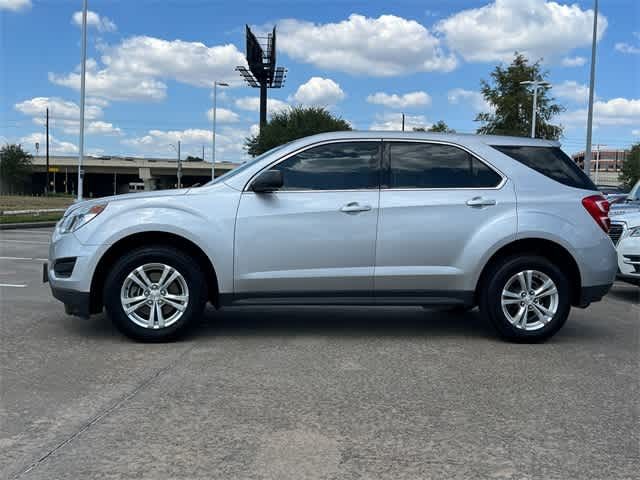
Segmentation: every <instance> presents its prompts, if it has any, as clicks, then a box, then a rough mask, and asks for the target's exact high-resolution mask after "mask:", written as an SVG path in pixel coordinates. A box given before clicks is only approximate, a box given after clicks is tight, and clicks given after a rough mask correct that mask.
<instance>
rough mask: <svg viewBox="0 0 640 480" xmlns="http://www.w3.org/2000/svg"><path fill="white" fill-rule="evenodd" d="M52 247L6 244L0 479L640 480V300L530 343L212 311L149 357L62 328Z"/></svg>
mask: <svg viewBox="0 0 640 480" xmlns="http://www.w3.org/2000/svg"><path fill="white" fill-rule="evenodd" d="M47 235H48V234H47V232H46V231H43V230H29V231H26V230H25V231H20V230H12V231H3V232H0V336H1V337H0V338H1V339H2V342H1V345H0V347H1V357H0V418H1V423H0V425H1V426H2V428H1V429H0V430H1V436H0V451H2V455H0V477H1V478H20V479H52V478H55V479H66V478H68V479H78V478H83V479H88V478H145V479H146V478H148V479H154V480H155V479H176V478H189V479H196V478H197V479H199V478H202V479H205V478H206V479H210V478H221V479H222V478H224V479H229V478H242V479H302V478H304V479H314V478H327V479H344V478H347V479H350V478H353V479H358V478H367V479H369V478H371V479H374V478H375V479H387V478H388V479H404V478H408V479H428V478H434V479H442V478H447V479H468V478H504V479H523V478H532V479H533V478H536V479H537V478H540V479H543V478H544V479H556V478H557V479H567V478H580V479H588V478H592V479H609V478H611V479H613V478H615V479H626V478H628V479H631V478H638V473H637V465H638V463H639V461H640V436H639V431H638V413H639V411H640V410H639V409H640V392H639V390H640V388H639V386H640V376H639V374H638V368H639V359H640V355H639V352H640V349H639V340H640V306H639V303H640V294H639V289H638V288H637V287H632V286H626V285H624V284H618V285H616V287H615V288H614V290H613V291H612V292H611V294H609V295H608V296H607V297H606V299H605V301H603V302H601V303H599V304H594V305H593V306H592V307H591V308H589V309H587V310H579V309H574V310H573V312H572V314H571V317H570V319H569V321H568V322H567V325H566V326H565V327H564V328H563V330H561V332H560V333H559V334H558V335H557V336H556V337H554V338H553V339H552V340H551V341H549V342H547V343H545V344H541V345H514V344H508V343H503V342H502V341H500V340H498V339H497V338H496V337H495V336H494V333H493V331H492V330H491V329H490V328H489V327H488V326H487V325H486V324H485V323H484V322H483V321H482V320H481V319H480V317H479V315H478V313H477V312H471V313H468V314H452V313H450V312H442V311H440V312H433V311H423V310H421V309H415V308H390V309H389V308H384V309H362V308H324V309H315V308H297V309H284V308H270V309H259V308H243V309H228V310H225V311H220V312H215V311H213V310H208V311H207V313H206V315H205V317H204V318H203V320H202V324H201V325H200V326H199V328H197V329H195V330H194V332H193V333H192V334H191V335H190V336H189V337H188V338H186V339H184V340H183V341H181V342H178V343H172V344H160V345H144V344H138V343H133V342H131V341H129V340H128V339H126V338H124V337H122V336H121V335H120V334H119V333H118V332H117V331H116V330H115V329H114V328H113V327H112V326H111V324H110V323H109V322H108V320H107V319H106V318H105V317H104V316H102V315H100V316H96V317H92V318H91V319H90V320H82V319H77V318H73V317H68V316H66V315H65V314H64V312H63V308H62V305H61V304H60V303H58V302H57V301H55V300H54V299H53V298H52V297H51V295H50V293H49V290H48V287H47V286H46V285H43V284H41V283H40V281H41V280H40V275H41V261H39V260H38V259H39V258H44V257H46V252H47V242H48V237H47ZM6 285H12V286H6ZM19 285H24V286H19Z"/></svg>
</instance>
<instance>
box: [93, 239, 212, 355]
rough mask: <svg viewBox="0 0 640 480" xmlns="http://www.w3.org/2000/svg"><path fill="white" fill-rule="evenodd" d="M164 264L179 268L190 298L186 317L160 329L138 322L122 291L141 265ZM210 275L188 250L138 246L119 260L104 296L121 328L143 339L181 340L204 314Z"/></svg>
mask: <svg viewBox="0 0 640 480" xmlns="http://www.w3.org/2000/svg"><path fill="white" fill-rule="evenodd" d="M149 263H163V264H165V265H168V266H170V267H172V268H174V269H176V270H177V271H178V272H180V274H181V275H182V277H183V278H184V280H185V282H186V285H187V287H188V289H189V299H188V303H187V305H186V309H185V310H184V312H183V313H182V316H181V317H180V318H179V319H178V320H177V321H175V323H173V324H171V325H169V326H167V327H164V328H158V329H151V328H146V327H144V326H140V325H138V324H136V323H135V322H134V321H133V320H131V319H130V318H129V317H128V316H127V314H126V313H125V311H124V309H123V307H122V303H121V301H120V293H121V289H122V286H123V283H124V282H125V279H126V277H127V275H129V273H131V272H132V271H133V270H134V269H135V268H138V267H140V266H141V265H145V264H149ZM206 285H207V283H206V278H205V276H204V274H203V273H202V271H201V270H200V268H199V267H198V264H197V262H196V261H195V260H194V259H193V258H191V257H190V256H189V255H187V254H185V253H184V252H182V251H180V250H177V249H175V248H172V247H169V246H164V245H151V246H149V247H141V248H137V249H135V250H133V251H131V252H129V253H127V254H126V255H124V256H123V257H121V258H120V259H118V261H116V263H115V265H114V266H113V268H112V269H111V271H110V272H109V274H108V275H107V278H106V280H105V283H104V292H103V298H104V303H105V308H106V310H107V313H108V314H109V316H110V317H111V320H112V321H113V323H114V324H115V325H116V327H117V328H118V330H120V331H121V332H122V333H124V334H125V335H126V336H128V337H130V338H132V339H134V340H138V341H141V342H164V341H171V340H175V339H177V338H178V337H179V336H180V335H182V334H184V333H185V332H186V331H187V329H188V328H189V327H190V326H192V325H193V324H194V323H195V321H196V320H197V319H199V318H200V317H201V316H202V312H203V310H204V306H205V303H206V301H207V287H206Z"/></svg>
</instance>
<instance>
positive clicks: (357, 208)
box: [340, 202, 371, 213]
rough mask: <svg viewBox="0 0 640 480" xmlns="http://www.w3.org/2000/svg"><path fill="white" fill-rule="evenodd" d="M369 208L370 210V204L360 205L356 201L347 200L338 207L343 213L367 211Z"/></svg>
mask: <svg viewBox="0 0 640 480" xmlns="http://www.w3.org/2000/svg"><path fill="white" fill-rule="evenodd" d="M369 210H371V205H360V204H359V203H358V202H349V203H347V204H346V205H344V206H343V207H342V208H341V209H340V211H341V212H344V213H358V212H368V211H369Z"/></svg>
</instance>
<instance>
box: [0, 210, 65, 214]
mask: <svg viewBox="0 0 640 480" xmlns="http://www.w3.org/2000/svg"><path fill="white" fill-rule="evenodd" d="M66 210H67V209H66V208H39V209H36V210H0V215H40V214H41V213H58V212H61V213H64V212H65V211H66Z"/></svg>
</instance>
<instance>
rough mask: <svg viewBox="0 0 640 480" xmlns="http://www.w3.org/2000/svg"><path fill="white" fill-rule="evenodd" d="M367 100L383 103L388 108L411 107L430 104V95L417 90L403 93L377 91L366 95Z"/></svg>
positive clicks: (377, 103) (378, 103)
mask: <svg viewBox="0 0 640 480" xmlns="http://www.w3.org/2000/svg"><path fill="white" fill-rule="evenodd" d="M367 102H369V103H373V104H376V105H384V106H385V107H388V108H412V107H421V106H429V105H431V97H430V96H429V94H428V93H427V92H423V91H418V92H410V93H405V94H403V95H398V94H396V93H394V94H391V95H390V94H388V93H384V92H377V93H374V94H373V95H369V96H368V97H367Z"/></svg>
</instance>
